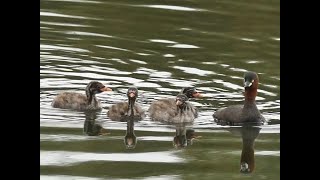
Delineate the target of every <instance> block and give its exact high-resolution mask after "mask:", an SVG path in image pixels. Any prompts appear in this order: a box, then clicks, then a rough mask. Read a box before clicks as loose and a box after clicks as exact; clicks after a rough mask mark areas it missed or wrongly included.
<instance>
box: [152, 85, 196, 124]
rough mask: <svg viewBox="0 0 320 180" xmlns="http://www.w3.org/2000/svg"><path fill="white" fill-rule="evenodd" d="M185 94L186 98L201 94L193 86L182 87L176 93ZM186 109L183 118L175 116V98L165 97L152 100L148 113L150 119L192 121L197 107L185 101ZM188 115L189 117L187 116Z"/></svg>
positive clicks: (170, 121) (173, 121) (176, 108)
mask: <svg viewBox="0 0 320 180" xmlns="http://www.w3.org/2000/svg"><path fill="white" fill-rule="evenodd" d="M181 94H182V95H185V96H186V97H187V100H188V98H199V97H202V95H201V94H200V93H199V92H197V91H196V89H195V88H194V87H185V88H182V90H181V91H180V93H179V94H178V95H181ZM185 104H186V110H185V111H184V112H183V113H182V115H184V116H185V118H184V120H183V118H178V117H176V116H177V115H178V112H179V111H178V107H177V105H176V98H165V99H160V100H157V101H154V102H152V103H151V105H150V107H149V110H148V111H149V115H150V118H151V119H152V120H155V121H163V122H169V123H180V122H181V121H183V122H193V119H194V118H197V117H198V111H197V108H196V107H194V106H193V105H192V104H191V103H189V102H186V103H185ZM188 116H189V117H188ZM191 119H192V120H191Z"/></svg>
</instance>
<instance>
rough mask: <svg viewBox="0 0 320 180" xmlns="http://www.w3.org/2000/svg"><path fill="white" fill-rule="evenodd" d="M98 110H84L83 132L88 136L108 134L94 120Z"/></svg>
mask: <svg viewBox="0 0 320 180" xmlns="http://www.w3.org/2000/svg"><path fill="white" fill-rule="evenodd" d="M97 113H98V112H85V117H86V119H85V121H84V125H83V132H84V134H86V135H88V136H100V135H107V134H110V133H109V132H108V130H107V129H105V128H103V127H102V125H101V124H98V123H97V122H96V119H97Z"/></svg>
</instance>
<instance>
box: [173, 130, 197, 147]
mask: <svg viewBox="0 0 320 180" xmlns="http://www.w3.org/2000/svg"><path fill="white" fill-rule="evenodd" d="M175 128H176V134H175V136H174V138H173V146H174V147H175V148H185V147H187V146H190V145H192V144H193V140H195V139H198V138H200V137H201V136H197V135H196V133H195V130H194V129H187V128H186V125H185V124H176V125H175Z"/></svg>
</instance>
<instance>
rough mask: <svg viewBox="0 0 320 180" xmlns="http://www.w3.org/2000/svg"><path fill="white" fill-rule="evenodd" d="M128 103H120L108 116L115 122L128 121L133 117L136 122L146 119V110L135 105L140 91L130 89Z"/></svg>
mask: <svg viewBox="0 0 320 180" xmlns="http://www.w3.org/2000/svg"><path fill="white" fill-rule="evenodd" d="M127 97H128V102H120V103H117V104H114V105H112V106H111V107H110V109H109V111H108V112H107V115H108V116H109V118H110V119H111V120H113V121H127V117H128V116H133V119H134V120H135V121H139V120H142V119H144V118H145V112H144V110H143V109H142V108H141V107H140V106H139V105H138V104H136V103H135V101H136V99H137V97H138V89H137V88H135V87H130V88H129V89H128V91H127Z"/></svg>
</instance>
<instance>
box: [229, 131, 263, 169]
mask: <svg viewBox="0 0 320 180" xmlns="http://www.w3.org/2000/svg"><path fill="white" fill-rule="evenodd" d="M260 130H261V127H258V126H251V125H243V126H240V127H231V128H230V129H229V131H230V132H231V133H232V134H233V135H236V136H239V135H240V136H241V138H242V152H241V157H240V172H241V173H252V172H253V171H254V169H255V156H254V143H255V139H256V138H257V137H258V135H259V133H260Z"/></svg>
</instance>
